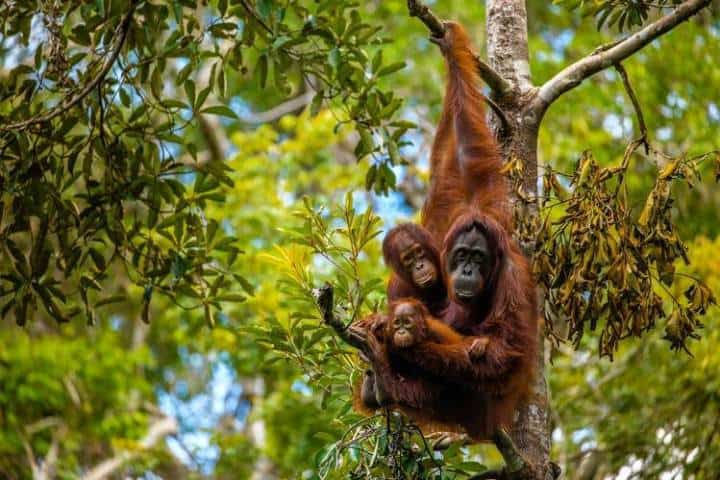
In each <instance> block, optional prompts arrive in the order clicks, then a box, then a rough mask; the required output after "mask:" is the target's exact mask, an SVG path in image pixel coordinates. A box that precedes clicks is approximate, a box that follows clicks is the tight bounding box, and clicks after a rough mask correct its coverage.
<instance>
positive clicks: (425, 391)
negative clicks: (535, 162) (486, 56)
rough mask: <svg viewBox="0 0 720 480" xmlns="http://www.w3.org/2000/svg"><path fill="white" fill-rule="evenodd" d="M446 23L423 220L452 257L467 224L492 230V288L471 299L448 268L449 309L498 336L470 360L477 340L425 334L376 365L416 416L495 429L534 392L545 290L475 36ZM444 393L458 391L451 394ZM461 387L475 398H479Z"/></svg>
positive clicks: (469, 327) (465, 330)
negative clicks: (458, 293) (514, 199)
mask: <svg viewBox="0 0 720 480" xmlns="http://www.w3.org/2000/svg"><path fill="white" fill-rule="evenodd" d="M446 25H447V31H446V34H445V38H443V39H439V41H438V43H439V44H440V46H441V49H442V50H443V53H444V55H445V57H446V61H447V66H448V83H447V88H446V94H445V100H444V108H443V114H442V117H441V120H440V123H439V125H438V131H437V134H436V138H435V142H434V144H433V150H432V154H431V175H430V177H431V184H430V191H429V194H428V199H427V201H426V204H425V206H424V208H423V212H422V224H423V226H424V227H425V228H426V229H427V231H428V233H429V236H430V237H432V239H433V240H434V242H435V243H436V244H442V245H443V254H442V256H441V258H442V259H445V258H446V254H447V252H448V251H449V250H450V249H451V248H452V246H453V244H454V242H455V241H456V239H457V238H458V236H459V235H460V234H462V233H463V232H466V231H468V230H470V229H472V228H473V227H476V228H478V229H480V231H482V232H483V234H484V235H485V236H486V238H487V240H488V243H489V246H490V249H491V252H492V258H493V259H494V265H493V268H492V269H491V272H490V274H489V278H488V279H487V282H486V285H485V288H484V290H483V292H484V293H483V294H481V295H480V296H478V297H477V298H476V299H474V301H473V302H472V303H471V304H470V305H462V306H461V304H460V302H458V301H457V300H456V299H455V297H454V292H453V291H452V285H451V283H450V282H448V280H449V279H448V278H447V272H445V276H446V284H447V285H449V297H450V301H449V302H448V304H447V307H446V309H445V310H444V311H443V312H442V313H441V314H440V316H441V318H442V321H443V322H445V323H446V324H447V325H450V326H452V327H453V328H455V329H456V330H457V331H458V332H460V333H461V334H464V335H472V336H484V337H488V338H489V343H488V345H487V348H486V352H485V355H484V356H482V357H480V358H478V359H476V360H474V361H468V355H467V350H466V349H465V348H463V347H460V345H465V346H466V344H463V343H445V342H432V341H427V342H422V343H420V344H419V345H417V346H415V347H413V348H411V349H409V350H408V351H403V352H401V354H400V355H397V356H396V357H399V358H400V359H401V360H402V362H399V361H397V360H395V361H390V360H388V361H387V362H376V363H378V364H376V365H374V368H375V369H376V373H377V375H378V381H382V382H383V384H384V386H385V388H386V389H387V390H388V393H389V396H390V397H391V398H392V399H393V400H394V402H395V403H397V404H399V405H407V406H410V407H414V408H415V409H417V410H418V411H417V412H415V413H414V414H412V413H413V412H410V413H411V414H412V415H411V416H412V417H413V418H415V419H416V420H417V421H418V422H419V424H420V425H421V426H423V428H424V429H425V430H428V429H431V430H434V429H435V427H434V426H435V425H437V424H438V423H439V424H440V427H439V428H440V429H443V428H445V429H446V430H449V431H453V430H454V429H453V425H456V426H457V425H462V426H464V427H465V428H466V429H467V426H468V424H467V422H464V421H462V420H461V419H462V418H465V417H467V418H473V419H474V420H473V421H472V422H470V425H471V426H472V431H470V432H469V433H470V434H471V436H473V438H475V439H487V438H489V436H490V435H491V434H492V433H493V431H494V429H496V428H497V427H499V426H505V427H509V426H510V425H511V423H512V416H513V412H514V411H515V409H516V407H517V405H518V403H519V402H520V401H521V400H522V398H523V396H524V395H525V394H526V392H527V389H528V385H529V382H530V380H531V377H532V372H533V366H534V364H535V359H536V354H537V346H538V339H537V335H538V332H537V330H538V316H537V305H536V293H535V284H534V281H533V278H532V275H531V271H530V266H529V264H528V262H527V259H526V258H525V257H524V255H523V254H522V252H521V251H520V249H519V247H518V245H517V244H516V243H515V242H514V241H513V240H512V238H511V237H510V233H509V232H511V231H512V217H511V211H510V208H509V195H510V194H509V188H508V185H507V182H506V179H505V178H504V176H503V174H502V160H501V158H500V155H499V152H498V149H497V145H496V143H495V141H494V139H493V137H492V135H491V133H490V131H489V129H488V126H487V124H486V121H485V112H484V108H483V98H482V96H481V94H480V92H479V90H478V86H479V78H478V75H477V71H476V63H475V59H474V55H473V53H472V47H471V44H470V40H469V38H468V36H467V34H466V33H465V31H464V30H463V29H462V27H461V26H460V25H458V24H455V23H448V24H446ZM443 263H445V262H443ZM369 337H374V336H373V335H370V336H369ZM443 339H444V340H446V339H447V338H445V337H443ZM379 345H380V348H382V344H379ZM391 353H392V352H388V358H390V354H391ZM393 358H395V357H393ZM438 389H439V390H438ZM467 392H471V393H470V394H467ZM478 392H480V393H478ZM438 396H440V397H442V399H444V398H445V397H447V396H449V397H451V398H450V399H448V401H447V402H444V400H437V397H438ZM458 397H463V398H469V399H471V403H472V405H467V404H465V403H464V402H465V401H460V400H457V398H458ZM450 402H455V403H454V404H453V405H450V404H449V403H450ZM458 402H459V403H458Z"/></svg>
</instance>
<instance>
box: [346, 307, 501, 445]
mask: <svg viewBox="0 0 720 480" xmlns="http://www.w3.org/2000/svg"><path fill="white" fill-rule="evenodd" d="M400 304H410V305H412V306H413V307H414V308H415V309H416V311H417V312H418V313H419V315H418V316H417V317H414V321H415V326H416V331H415V337H414V341H415V347H408V348H399V347H397V346H396V345H395V344H394V343H393V334H394V329H393V316H392V314H391V315H389V316H382V317H380V316H374V317H373V322H372V324H373V327H372V329H373V330H380V331H381V332H382V333H381V334H380V335H370V336H369V337H370V339H369V340H370V344H371V346H372V349H373V352H374V354H375V357H376V358H375V362H374V365H373V367H374V369H375V375H376V378H377V381H378V382H379V383H380V384H381V385H383V388H385V389H386V392H387V393H388V396H389V397H390V398H392V399H393V401H392V404H391V405H389V406H390V407H391V408H393V409H397V410H400V411H402V412H403V413H405V414H406V415H407V416H409V417H410V418H412V419H413V420H414V421H415V422H416V423H418V424H419V425H420V426H421V428H422V430H423V432H424V433H426V434H427V433H432V432H438V431H442V432H464V433H467V434H468V435H470V436H471V437H472V438H474V439H476V440H484V439H487V438H489V436H490V435H491V434H492V429H493V428H494V426H495V425H496V424H495V423H494V422H491V421H489V419H488V418H487V412H488V410H487V408H484V405H486V404H487V403H488V401H489V398H490V396H489V395H488V394H487V393H486V392H483V391H482V390H481V389H480V388H477V386H476V385H472V384H467V383H466V382H453V381H448V379H447V378H446V377H445V376H444V375H440V376H438V375H435V374H433V373H431V372H428V371H425V370H423V369H422V368H418V362H417V360H418V359H417V356H418V355H419V354H421V352H422V351H423V349H424V348H425V347H426V346H428V345H432V350H433V351H434V352H438V351H440V350H442V351H443V352H445V353H446V354H448V356H450V357H452V358H455V359H459V358H463V360H462V362H463V363H465V364H466V365H465V368H471V366H472V360H471V359H470V355H469V353H468V351H469V349H470V346H471V345H472V344H473V342H474V341H475V340H476V339H478V337H470V336H463V335H461V334H459V333H458V332H456V331H455V330H453V329H452V328H450V327H448V326H447V325H445V324H444V323H443V322H442V321H440V320H438V319H436V318H434V317H432V315H431V314H430V312H429V311H428V309H427V307H425V305H424V304H423V303H422V302H420V301H419V300H417V299H414V298H407V299H402V300H399V301H397V302H394V303H392V304H391V305H390V311H391V312H393V311H394V308H395V307H396V306H398V305H400ZM359 392H360V389H359V385H358V386H357V388H356V392H355V400H356V401H355V406H356V409H358V410H360V411H362V412H363V413H371V412H372V409H368V408H367V406H365V405H363V404H362V402H360V401H359Z"/></svg>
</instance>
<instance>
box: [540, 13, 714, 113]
mask: <svg viewBox="0 0 720 480" xmlns="http://www.w3.org/2000/svg"><path fill="white" fill-rule="evenodd" d="M711 1H712V0H687V1H685V2H683V3H681V4H680V5H679V6H678V7H677V8H675V9H674V10H673V11H672V13H669V14H668V15H665V16H663V17H662V18H659V19H658V20H656V21H654V22H652V23H650V24H648V25H646V26H645V27H644V28H642V29H641V30H639V31H637V32H635V33H634V34H632V35H630V36H629V37H627V38H625V39H624V40H622V41H620V42H617V43H616V44H614V45H611V46H609V47H608V48H599V49H596V50H595V51H594V52H593V53H591V54H590V55H588V56H586V57H584V58H582V59H580V60H578V61H577V62H575V63H573V64H571V65H569V66H567V67H566V68H564V69H563V70H562V71H560V72H558V73H557V74H556V75H555V76H554V77H552V78H551V79H550V80H548V81H547V82H545V84H544V85H543V86H542V87H540V89H539V90H538V99H537V102H538V103H537V104H536V106H535V108H536V109H537V110H539V111H540V112H543V111H545V109H547V107H548V106H550V104H551V103H553V102H554V101H555V100H557V99H558V97H560V95H562V94H563V93H565V92H567V91H569V90H572V89H573V88H575V87H577V86H578V85H580V83H582V81H583V80H585V79H586V78H588V77H590V76H592V75H594V74H596V73H597V72H600V71H601V70H604V69H606V68H608V67H609V66H611V65H613V64H615V63H618V62H620V61H622V60H624V59H626V58H628V57H629V56H630V55H632V54H634V53H635V52H637V51H638V50H640V49H641V48H643V47H644V46H646V45H647V44H649V43H650V42H652V41H653V40H655V39H656V38H658V37H660V36H661V35H663V34H664V33H667V32H669V31H670V30H672V29H673V28H675V27H676V26H678V25H679V24H680V23H682V22H684V21H685V20H687V19H688V18H690V17H692V16H693V15H695V14H696V13H698V12H699V11H700V10H702V9H703V8H705V7H707V6H708V5H710V2H711Z"/></svg>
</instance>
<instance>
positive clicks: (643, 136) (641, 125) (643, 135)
mask: <svg viewBox="0 0 720 480" xmlns="http://www.w3.org/2000/svg"><path fill="white" fill-rule="evenodd" d="M615 70H617V72H618V73H619V74H620V78H622V82H623V86H624V87H625V91H626V92H627V94H628V97H630V101H631V102H632V105H633V108H634V109H635V115H636V116H637V119H638V130H640V138H639V141H640V142H642V144H643V145H644V146H645V155H647V154H649V153H650V145H649V144H648V141H647V138H648V132H647V127H646V126H645V117H644V116H643V113H642V109H641V108H640V102H639V101H638V99H637V96H636V95H635V90H634V89H633V87H632V85H631V84H630V79H629V78H628V74H627V71H626V70H625V67H623V66H622V64H621V63H620V62H618V63H616V64H615Z"/></svg>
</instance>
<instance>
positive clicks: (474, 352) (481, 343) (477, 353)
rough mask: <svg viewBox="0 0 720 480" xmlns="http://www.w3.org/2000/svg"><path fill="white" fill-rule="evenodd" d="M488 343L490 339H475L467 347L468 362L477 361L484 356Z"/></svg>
mask: <svg viewBox="0 0 720 480" xmlns="http://www.w3.org/2000/svg"><path fill="white" fill-rule="evenodd" d="M488 343H490V339H489V338H488V337H475V338H474V339H473V340H472V342H471V343H470V346H469V347H468V355H469V356H470V360H477V359H478V358H480V357H482V356H483V355H485V349H486V348H487V346H488Z"/></svg>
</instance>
